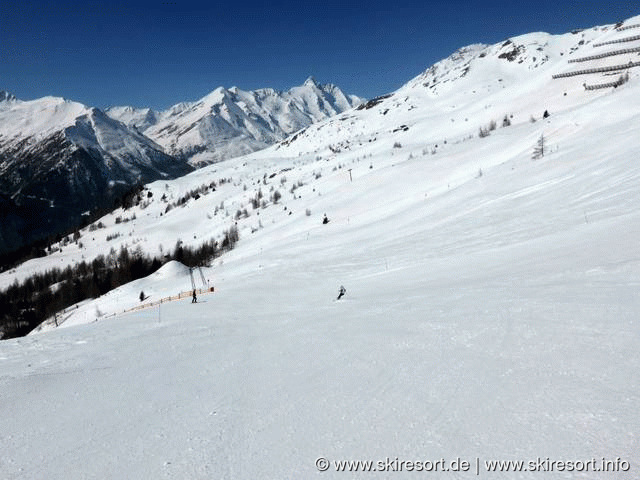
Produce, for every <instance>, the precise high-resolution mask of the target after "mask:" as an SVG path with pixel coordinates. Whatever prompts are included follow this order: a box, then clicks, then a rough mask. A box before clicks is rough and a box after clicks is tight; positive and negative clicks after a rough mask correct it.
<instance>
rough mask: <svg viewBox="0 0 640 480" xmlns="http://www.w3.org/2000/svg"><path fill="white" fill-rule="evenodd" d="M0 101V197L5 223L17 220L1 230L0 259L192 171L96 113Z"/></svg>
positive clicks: (52, 101)
mask: <svg viewBox="0 0 640 480" xmlns="http://www.w3.org/2000/svg"><path fill="white" fill-rule="evenodd" d="M2 98H3V100H2V101H0V193H2V194H3V195H4V196H6V198H7V202H8V203H10V205H8V206H7V208H6V212H8V213H7V215H11V216H17V218H19V219H20V220H19V222H18V223H19V225H16V224H14V223H11V224H8V223H5V222H3V223H2V226H1V227H0V251H6V250H9V249H11V248H16V247H19V246H21V245H24V244H25V243H28V242H29V241H33V240H34V239H37V238H39V237H42V236H46V235H47V234H50V233H54V232H56V231H58V230H61V229H63V228H67V227H70V226H72V225H74V224H77V223H78V222H79V217H80V215H81V214H82V213H83V212H86V211H89V210H92V209H94V208H99V207H100V208H104V207H107V206H111V205H112V203H113V201H114V199H115V198H116V197H117V196H118V195H121V194H122V193H123V192H124V191H126V190H127V189H129V188H131V187H132V186H133V185H136V184H137V183H146V182H150V181H153V180H156V179H158V178H167V179H170V178H175V177H177V176H180V175H183V174H185V173H187V172H189V171H191V170H192V169H191V167H189V165H187V164H186V163H185V162H183V161H181V160H178V159H175V158H173V157H171V156H169V155H167V154H165V153H164V152H163V151H162V148H161V147H159V146H158V145H156V144H155V143H154V142H153V141H151V140H149V139H148V138H146V137H145V136H143V135H142V134H140V133H139V132H137V131H135V130H132V129H130V128H129V127H127V126H126V125H124V124H122V123H120V122H118V121H116V120H114V119H112V118H110V117H109V116H107V115H105V113H104V112H102V111H101V110H98V109H96V108H90V107H87V106H85V105H82V104H80V103H77V102H72V101H69V100H65V99H62V98H56V97H45V98H41V99H37V100H32V101H20V100H17V99H16V98H15V97H13V96H10V95H7V94H3V95H2ZM16 227H17V228H16Z"/></svg>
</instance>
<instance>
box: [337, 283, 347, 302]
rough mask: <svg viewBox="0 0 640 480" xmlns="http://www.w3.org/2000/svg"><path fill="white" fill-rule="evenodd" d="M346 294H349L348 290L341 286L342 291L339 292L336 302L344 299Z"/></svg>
mask: <svg viewBox="0 0 640 480" xmlns="http://www.w3.org/2000/svg"><path fill="white" fill-rule="evenodd" d="M345 293H347V289H346V288H344V286H343V285H340V290H339V291H338V298H336V300H340V299H341V298H342V297H344V294H345Z"/></svg>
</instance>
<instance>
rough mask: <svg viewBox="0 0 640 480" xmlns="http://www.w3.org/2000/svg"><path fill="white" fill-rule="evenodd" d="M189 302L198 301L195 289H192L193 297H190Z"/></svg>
mask: <svg viewBox="0 0 640 480" xmlns="http://www.w3.org/2000/svg"><path fill="white" fill-rule="evenodd" d="M191 303H198V299H197V298H196V291H195V290H194V291H193V298H192V299H191Z"/></svg>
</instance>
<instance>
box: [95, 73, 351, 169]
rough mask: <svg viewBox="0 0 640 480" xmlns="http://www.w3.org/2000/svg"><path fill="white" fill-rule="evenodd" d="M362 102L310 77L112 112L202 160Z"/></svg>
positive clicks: (276, 137)
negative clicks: (283, 85) (284, 85)
mask: <svg viewBox="0 0 640 480" xmlns="http://www.w3.org/2000/svg"><path fill="white" fill-rule="evenodd" d="M361 102H362V99H360V98H358V97H356V96H355V95H346V94H344V93H343V92H342V91H341V90H340V88H338V87H336V86H335V85H331V84H326V85H321V84H319V83H318V82H316V80H315V79H314V78H313V77H309V78H308V79H307V80H306V81H305V82H304V84H303V85H301V86H299V87H294V88H292V89H290V90H288V91H286V92H281V91H277V90H273V89H270V88H265V89H260V90H255V91H244V90H240V89H239V88H237V87H233V88H230V89H226V88H223V87H219V88H217V89H215V90H214V91H213V92H211V93H210V94H209V95H207V96H205V97H203V98H201V99H200V100H198V101H196V102H185V103H180V104H177V105H174V106H173V107H171V108H169V109H168V110H166V111H163V112H155V111H152V110H150V109H135V108H132V107H113V108H110V109H108V110H107V113H108V114H109V115H110V116H112V117H113V118H115V119H117V120H119V121H121V122H124V123H126V124H127V125H129V126H132V127H136V128H137V129H138V130H139V131H141V132H143V133H144V134H145V135H147V136H148V137H149V138H151V139H153V140H154V141H155V142H157V143H158V144H160V145H162V146H163V147H164V148H165V151H166V152H167V153H169V154H171V155H175V156H179V157H181V158H185V159H188V160H189V162H190V163H191V164H192V165H195V166H202V165H206V164H209V163H213V162H216V161H220V160H224V159H227V158H231V157H237V156H239V155H243V154H246V153H251V152H254V151H256V150H261V149H263V148H265V147H267V146H269V145H272V144H274V143H276V142H278V141H280V140H283V139H284V138H285V137H287V136H288V135H290V134H292V133H294V132H296V131H298V130H300V129H301V128H305V127H307V126H309V125H311V124H312V123H315V122H319V121H321V120H324V119H326V118H329V117H331V116H334V115H336V114H338V113H341V112H343V111H345V110H348V109H350V108H352V107H353V106H356V105H359V104H360V103H361Z"/></svg>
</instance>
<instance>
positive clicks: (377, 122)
mask: <svg viewBox="0 0 640 480" xmlns="http://www.w3.org/2000/svg"><path fill="white" fill-rule="evenodd" d="M632 20H633V19H632ZM628 22H630V23H632V22H631V20H629V21H628ZM635 23H638V22H635ZM616 34H618V33H617V32H613V31H612V29H611V27H607V28H605V27H600V28H599V29H596V30H593V31H587V32H585V35H587V37H589V38H587V39H588V40H589V41H591V42H593V41H596V40H598V41H601V40H602V41H604V40H606V39H607V38H614V37H615V35H616ZM619 35H622V32H620V33H619ZM534 36H535V37H536V38H543V39H544V42H549V47H548V49H549V52H550V54H549V58H550V60H549V61H548V62H547V63H546V64H545V65H544V66H543V67H540V68H543V69H544V70H543V71H542V73H539V76H536V75H534V74H532V73H530V70H529V69H528V64H527V63H526V62H523V64H521V65H517V63H515V64H505V65H506V66H505V67H504V68H506V69H507V73H509V74H510V76H509V77H507V76H506V75H505V76H504V81H503V82H502V83H505V84H506V85H505V88H501V87H500V88H499V89H497V90H496V91H495V92H494V93H493V94H492V95H493V96H492V97H491V99H490V101H489V100H488V99H487V98H488V97H486V96H483V97H482V99H481V100H480V101H478V100H473V98H474V95H475V94H473V93H472V92H473V89H474V88H476V91H479V90H480V89H481V88H485V87H483V85H484V86H486V88H489V87H491V88H493V87H492V85H493V83H492V82H493V81H494V80H495V78H493V77H492V74H491V73H490V71H491V69H486V70H485V69H482V68H480V67H478V68H475V69H474V68H473V63H472V68H471V70H470V71H469V73H468V75H465V76H462V77H459V76H454V77H451V78H452V79H453V78H456V80H451V81H452V82H453V81H457V82H461V83H460V85H464V84H465V82H471V81H472V80H473V85H475V86H476V87H473V85H471V84H469V87H470V89H469V90H468V91H467V90H465V89H454V90H453V92H450V93H447V94H446V95H445V93H444V92H441V93H440V94H436V93H433V92H432V93H428V92H425V90H424V88H425V87H424V86H423V82H421V81H412V82H410V83H409V84H407V85H406V86H405V87H403V89H401V90H399V91H398V92H395V93H394V95H393V96H392V97H390V98H388V99H385V100H382V101H381V103H379V104H378V105H375V106H373V107H371V108H366V109H361V110H351V111H349V112H345V113H343V114H341V115H340V116H338V117H337V118H334V119H331V120H327V121H325V122H323V123H321V124H318V125H316V126H311V127H309V128H308V129H307V130H305V131H304V132H301V133H300V135H299V136H298V138H296V139H295V140H294V141H291V139H290V140H289V141H285V142H283V143H282V144H280V145H278V146H275V147H272V148H270V149H268V150H265V151H262V152H257V153H254V154H252V155H250V156H246V157H240V158H237V159H233V160H230V161H227V162H224V163H221V164H217V165H213V166H210V167H206V168H204V169H201V170H199V171H197V172H194V173H192V174H190V175H188V176H186V177H182V178H180V179H177V180H174V181H171V182H156V183H154V184H151V185H148V186H147V192H151V193H152V196H151V197H150V198H151V200H152V201H150V202H149V203H148V204H147V205H145V206H144V208H142V207H141V206H139V207H136V208H135V209H133V210H130V211H127V212H123V211H116V212H114V213H113V214H111V215H109V216H106V217H105V218H103V219H102V222H103V223H104V224H105V225H106V226H107V228H105V229H99V230H96V231H93V232H83V237H82V243H83V247H82V248H80V247H79V246H77V245H73V244H71V245H68V246H65V247H63V248H62V250H61V251H57V252H56V253H54V254H52V255H49V256H47V257H45V258H43V259H38V260H34V261H30V262H27V263H26V264H24V265H22V266H20V267H18V268H17V269H15V270H14V271H12V272H7V273H5V274H2V275H1V276H0V281H1V282H2V285H5V286H6V285H8V284H10V283H11V282H12V281H14V280H15V279H22V278H26V277H27V276H28V275H30V274H31V273H33V272H35V271H42V270H43V269H46V268H51V267H52V266H55V265H66V264H68V263H73V262H77V261H79V260H80V259H82V258H84V259H91V258H94V257H95V256H96V255H98V254H107V253H108V249H109V248H111V247H112V246H113V247H114V249H115V250H117V249H118V248H120V246H121V245H126V246H127V248H130V249H132V250H133V249H135V248H138V247H140V249H142V250H143V251H145V252H149V253H153V254H159V253H161V252H162V251H167V250H168V249H170V248H172V247H173V245H174V244H175V242H176V240H177V239H178V238H180V239H181V240H182V241H183V242H184V243H185V244H188V245H198V243H199V242H201V241H203V240H204V239H208V238H210V237H215V238H218V237H219V235H220V234H221V233H222V231H223V230H224V229H225V228H228V227H229V226H230V225H233V224H235V222H237V225H238V228H239V230H240V241H239V243H238V244H237V246H236V248H235V249H234V250H232V251H231V252H228V253H226V254H225V255H224V256H222V257H220V258H218V259H216V260H215V261H214V262H213V263H212V264H211V265H210V266H209V267H207V268H203V273H204V276H205V278H206V279H207V280H208V281H209V282H211V284H212V285H215V293H213V294H209V295H204V296H201V297H200V299H199V303H197V304H191V303H190V299H185V300H183V301H174V302H168V303H166V304H162V305H161V306H160V307H153V308H148V309H144V310H141V311H139V312H134V313H123V311H124V310H125V309H128V308H131V307H135V306H137V305H140V300H139V298H138V297H139V293H140V291H144V292H145V294H147V295H148V296H149V299H148V301H149V302H151V301H153V300H157V299H159V298H163V297H165V296H168V295H173V294H175V293H178V292H179V291H186V290H189V289H190V288H191V285H190V279H189V274H188V271H187V270H186V269H185V268H184V267H181V266H180V265H178V264H176V263H169V264H167V265H165V266H164V267H163V268H162V269H161V270H160V271H158V272H157V273H156V274H154V275H152V276H150V277H148V278H146V279H141V280H138V281H136V282H133V283H132V284H129V285H125V286H123V287H120V288H119V289H117V290H114V291H112V292H110V293H109V294H108V295H105V296H104V297H102V298H99V299H95V300H93V301H90V302H86V303H84V304H82V305H79V306H78V308H77V309H76V311H75V312H71V314H70V315H69V316H68V318H66V320H65V322H64V323H63V324H62V325H61V327H60V328H54V327H53V325H52V324H51V323H50V322H47V323H46V324H45V325H43V326H42V328H41V333H36V334H33V335H30V336H28V337H25V338H21V339H16V340H9V341H3V342H2V343H0V392H1V395H2V396H1V401H0V427H1V428H0V431H2V435H1V436H0V450H1V451H2V452H3V455H2V456H0V473H1V476H2V478H8V479H14V478H53V479H56V478H60V479H62V478H64V479H68V478H149V479H184V478H189V479H191V478H193V479H199V478H201V479H209V478H216V479H263V478H264V479H267V478H316V477H318V478H360V477H365V476H368V475H372V476H376V475H377V476H379V477H380V478H391V477H395V476H398V475H406V476H409V477H411V476H415V477H418V476H423V475H425V474H427V475H431V476H433V478H472V477H476V476H479V477H481V478H491V477H498V478H518V479H533V478H538V477H540V476H541V475H544V476H545V477H548V478H558V479H564V478H585V479H587V478H588V479H593V478H596V479H600V478H602V479H627V478H633V476H634V475H637V473H636V472H637V469H638V468H640V454H639V453H638V452H639V451H640V449H639V448H638V446H639V443H638V432H639V431H640V415H639V414H638V412H639V409H638V405H640V373H639V372H640V354H639V353H638V344H639V341H640V330H639V329H638V324H637V322H638V318H639V316H640V298H639V296H638V290H639V288H640V245H639V244H638V238H640V208H638V207H639V206H640V205H639V202H640V200H639V199H638V195H637V188H638V185H639V184H640V165H639V164H638V162H637V152H638V141H637V138H638V136H639V135H638V134H639V130H638V125H639V124H640V100H638V75H637V73H636V72H635V71H633V70H632V71H631V72H630V74H631V79H630V81H629V82H628V83H627V84H625V85H623V86H621V87H619V88H617V89H608V90H600V91H596V92H587V91H585V90H584V89H583V88H582V87H581V84H582V82H583V81H584V79H582V78H571V79H563V80H551V75H552V74H553V73H556V72H558V71H562V69H565V68H567V65H566V58H565V56H564V55H562V56H560V55H559V53H558V55H557V56H554V55H553V52H554V51H557V52H560V51H562V50H563V49H565V48H570V46H572V45H574V43H577V40H578V39H579V38H574V39H572V41H571V43H569V42H568V41H567V38H569V37H567V38H565V37H560V38H559V39H558V40H557V41H558V43H557V44H556V43H554V42H555V40H554V38H555V37H546V36H543V34H534ZM527 38H529V39H530V38H531V37H527ZM574 40H575V42H574ZM537 41H538V40H536V42H537ZM544 42H543V43H544ZM514 43H516V44H518V42H517V41H515V39H514ZM536 45H538V44H536ZM587 46H588V47H589V49H591V50H588V51H592V50H593V49H592V47H590V46H589V45H587ZM488 48H489V50H484V47H482V48H477V49H473V51H474V52H475V53H474V55H476V56H474V57H473V58H474V60H472V62H474V61H475V62H480V61H481V60H486V59H488V60H489V61H493V59H492V58H493V57H491V56H492V55H493V56H494V57H497V56H498V55H500V54H501V50H500V49H499V48H498V47H495V46H494V47H488ZM492 48H495V49H496V50H495V52H494V53H492V54H490V55H489V54H488V55H485V56H484V57H480V56H479V55H480V54H481V53H482V52H483V51H491V49H492ZM536 48H537V47H536ZM585 48H586V47H585ZM554 49H557V50H554ZM584 52H587V50H586V49H585V50H584V51H583V53H584ZM579 54H580V52H578V53H575V55H579ZM489 57H491V58H489ZM452 61H453V60H452ZM461 61H462V63H458V62H455V61H454V62H453V63H454V64H455V65H454V66H449V67H448V69H447V71H448V72H451V71H453V70H455V68H457V66H460V65H461V66H464V63H465V62H466V61H467V59H466V58H463V59H462V60H461ZM445 63H446V62H445ZM500 65H502V64H500ZM534 73H535V72H534ZM452 75H453V74H452ZM473 75H477V76H476V77H473ZM509 78H510V79H509ZM526 79H530V81H525V80H526ZM483 82H484V83H483ZM438 85H440V88H444V86H446V85H444V86H443V84H438ZM426 88H429V87H426ZM564 92H568V95H567V96H566V97H565V96H564ZM483 95H484V94H483ZM487 95H489V93H487ZM405 97H407V100H406V101H404V98H405ZM479 102H480V103H479ZM396 103H397V104H398V105H397V106H396V107H395V108H394V107H393V106H394V105H395V104H396ZM405 105H406V106H405ZM410 105H414V108H410ZM446 105H449V106H450V107H451V106H455V108H450V109H449V110H447V108H446ZM485 105H492V106H491V107H489V108H484V106H485ZM385 109H388V112H387V113H386V114H383V113H382V112H384V110H385ZM545 109H548V110H549V111H550V112H551V116H550V117H549V118H546V119H542V118H541V114H542V112H543V111H544V110H545ZM479 111H483V112H486V115H480V114H479V113H478V112H479ZM510 112H513V119H512V122H511V125H510V126H508V127H504V128H502V127H501V126H500V124H499V126H498V128H497V129H496V130H494V131H492V132H491V134H490V135H489V136H488V137H486V138H478V136H477V131H478V127H479V126H482V125H485V124H486V123H487V122H488V121H489V120H491V119H495V120H497V121H498V123H499V122H500V121H501V119H502V116H503V115H506V114H509V113H510ZM452 113H453V114H455V115H452ZM530 116H534V117H536V119H537V121H536V122H535V123H531V122H530V121H529V117H530ZM451 118H453V119H454V121H453V122H452V121H451ZM465 118H467V119H468V120H467V121H465V120H464V119H465ZM402 125H405V126H407V127H408V130H404V129H402V128H400V129H399V130H397V131H394V130H395V129H396V128H398V127H400V126H402ZM541 135H544V137H545V139H546V154H545V156H544V157H542V158H540V159H538V160H532V158H531V156H532V152H533V149H534V147H535V145H536V142H537V140H538V139H539V137H540V136H541ZM373 138H375V140H372V139H373ZM370 140H371V141H370ZM445 140H446V143H445V142H444V141H445ZM396 144H399V146H397V145H396ZM436 145H437V147H436ZM272 174H275V175H273V177H271V175H272ZM270 177H271V178H270ZM220 178H227V179H231V180H230V181H229V182H225V183H219V182H218V184H217V188H216V190H215V191H209V192H208V193H207V194H206V195H202V196H201V197H200V198H199V199H197V200H195V199H190V200H189V201H188V202H187V203H186V204H185V205H184V206H182V207H176V208H173V209H172V210H170V211H169V212H167V213H165V210H166V205H167V203H164V202H162V201H160V198H161V197H162V195H165V196H166V198H167V199H168V201H174V200H176V199H178V198H180V196H182V195H184V193H186V192H188V191H190V190H191V189H194V188H196V187H198V186H200V185H202V184H209V183H210V182H212V181H219V179H220ZM282 178H285V180H284V181H283V180H282ZM265 181H266V185H265V183H264V182H265ZM294 184H295V185H296V186H297V185H300V186H297V187H296V188H295V189H294V190H293V192H291V188H292V185H294ZM272 186H273V188H274V191H275V190H276V189H277V190H279V191H280V192H281V193H282V198H281V199H280V200H279V201H278V202H277V203H274V202H273V201H271V200H269V196H270V195H271V193H272V192H271V191H270V190H271V187H272ZM245 187H246V189H245ZM258 189H261V190H262V191H263V192H264V198H265V200H266V203H265V205H264V206H261V207H260V208H258V209H252V207H251V205H250V199H251V198H253V197H254V195H255V194H256V192H257V190H258ZM222 202H224V206H222V208H221V207H220V205H221V203H222ZM244 208H247V210H248V213H249V216H248V217H247V218H244V217H243V216H241V217H240V218H238V219H236V218H235V213H236V210H238V209H240V210H242V209H244ZM307 211H308V214H307ZM133 213H135V217H136V218H135V220H131V221H129V222H126V223H122V222H121V223H118V224H116V223H115V221H114V218H115V217H116V216H126V217H131V216H132V214H133ZM160 213H163V215H160ZM325 213H326V215H327V217H328V218H329V220H330V221H329V223H328V224H326V225H323V224H322V218H323V215H324V214H325ZM114 234H118V235H119V236H118V237H117V238H115V239H114V240H110V241H107V240H106V237H107V236H110V235H114ZM160 245H163V247H162V248H160ZM340 285H344V286H345V287H346V289H347V293H346V296H345V297H344V298H343V299H342V300H340V301H335V298H336V296H337V294H338V288H339V286H340ZM319 458H324V459H327V460H329V462H330V465H329V469H328V471H326V472H320V471H319V470H318V468H317V465H318V464H317V463H316V462H317V460H318V459H319ZM395 458H398V459H399V460H403V461H414V462H417V461H421V462H426V461H431V462H435V461H438V460H440V459H445V460H446V461H451V460H454V459H456V458H460V459H462V460H465V461H468V462H470V465H471V466H472V468H471V470H470V471H469V472H451V471H449V472H442V471H438V472H404V473H402V474H400V473H397V472H395V473H389V472H384V473H383V472H377V473H366V474H365V473H347V472H338V471H336V468H335V464H334V463H333V462H336V461H343V460H353V461H356V460H363V461H373V462H378V461H382V462H383V464H384V462H385V461H386V459H391V460H394V459H395ZM547 458H548V459H549V460H550V461H564V462H583V464H584V463H585V462H590V461H591V460H592V459H595V460H597V462H600V461H601V459H603V458H605V459H607V460H611V461H615V460H616V459H620V460H621V461H622V462H627V464H628V465H629V466H630V470H629V471H608V472H594V471H591V470H590V471H580V472H576V471H558V470H557V469H556V470H554V471H553V472H546V473H541V472H534V471H520V472H509V473H495V472H488V471H487V470H486V467H485V463H484V462H485V461H490V460H521V461H525V462H528V461H535V460H537V459H547ZM320 465H322V463H320ZM476 465H477V466H478V467H479V471H478V472H477V473H478V475H476V471H475V468H476Z"/></svg>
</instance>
